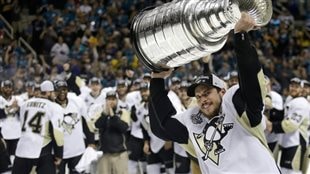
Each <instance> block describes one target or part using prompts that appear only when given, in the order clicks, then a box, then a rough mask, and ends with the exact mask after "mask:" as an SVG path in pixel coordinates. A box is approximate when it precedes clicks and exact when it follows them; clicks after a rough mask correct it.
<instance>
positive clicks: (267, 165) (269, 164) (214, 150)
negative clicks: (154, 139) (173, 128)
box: [174, 86, 279, 174]
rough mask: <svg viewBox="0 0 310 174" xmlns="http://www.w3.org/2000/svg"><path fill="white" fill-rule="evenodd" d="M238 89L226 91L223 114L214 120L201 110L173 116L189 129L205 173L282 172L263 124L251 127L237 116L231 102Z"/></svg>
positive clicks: (200, 164) (197, 108)
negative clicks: (267, 139)
mask: <svg viewBox="0 0 310 174" xmlns="http://www.w3.org/2000/svg"><path fill="white" fill-rule="evenodd" d="M237 88H238V86H233V87H231V88H230V89H229V90H228V91H227V92H226V94H225V95H224V97H223V102H222V113H221V114H220V115H218V116H216V117H214V118H212V119H211V120H209V119H208V118H206V117H204V116H203V115H202V114H201V112H200V111H199V107H193V108H190V109H188V110H187V111H185V112H184V113H183V114H179V115H176V116H174V117H175V118H176V119H178V120H179V121H180V122H181V123H182V124H183V125H185V126H186V127H187V131H188V133H189V138H190V139H191V141H192V142H193V145H194V149H195V152H196V154H197V159H198V161H199V166H200V168H201V170H202V173H206V174H213V173H214V174H241V173H242V174H262V173H264V174H276V173H279V170H278V168H277V165H276V163H275V160H274V159H273V156H272V154H271V152H270V151H269V149H268V146H267V142H266V138H265V135H264V129H263V126H262V124H259V125H257V126H256V127H254V128H251V127H250V125H249V123H248V120H247V117H246V115H242V116H241V117H239V116H237V115H238V113H237V111H236V109H235V107H234V105H233V102H232V96H233V94H234V93H235V91H236V90H237ZM232 159H234V160H232ZM211 171H212V172H211Z"/></svg>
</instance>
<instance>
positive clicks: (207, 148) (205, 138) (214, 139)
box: [194, 115, 234, 165]
mask: <svg viewBox="0 0 310 174" xmlns="http://www.w3.org/2000/svg"><path fill="white" fill-rule="evenodd" d="M223 121H224V115H221V116H217V117H214V118H213V119H212V120H211V121H210V123H208V124H206V126H205V127H204V129H203V132H202V133H200V134H195V133H194V137H195V140H196V143H197V145H198V146H199V148H200V150H201V152H202V153H203V154H204V156H203V160H204V161H206V160H208V159H210V160H211V161H212V162H213V163H214V164H216V165H219V162H220V154H221V153H223V152H225V147H223V146H222V144H221V141H222V140H223V138H224V137H225V136H226V135H227V134H228V131H229V130H230V129H232V128H233V126H234V124H233V123H225V124H223Z"/></svg>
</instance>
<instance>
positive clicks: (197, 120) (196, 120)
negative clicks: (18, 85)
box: [191, 112, 203, 124]
mask: <svg viewBox="0 0 310 174" xmlns="http://www.w3.org/2000/svg"><path fill="white" fill-rule="evenodd" d="M201 114H202V113H201V112H198V113H197V114H192V115H191V120H192V123H193V124H201V123H202V122H203V120H202V117H201Z"/></svg>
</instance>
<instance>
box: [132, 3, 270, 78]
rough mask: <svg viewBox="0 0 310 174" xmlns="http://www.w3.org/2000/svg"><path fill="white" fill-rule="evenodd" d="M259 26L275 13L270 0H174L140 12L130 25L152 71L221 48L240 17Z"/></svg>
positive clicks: (139, 51) (142, 58) (139, 52)
mask: <svg viewBox="0 0 310 174" xmlns="http://www.w3.org/2000/svg"><path fill="white" fill-rule="evenodd" d="M241 12H247V13H248V14H250V15H251V16H252V17H253V18H254V20H255V22H256V24H257V26H264V25H266V24H267V23H268V22H269V21H270V19H271V16H272V2H271V0H174V1H172V2H169V3H165V4H162V5H160V6H158V7H153V8H148V9H145V10H143V11H142V12H140V13H139V14H138V15H137V16H136V17H135V18H134V19H133V21H132V24H131V37H132V38H131V39H132V42H133V47H134V50H135V52H136V54H137V56H138V58H139V59H140V61H142V62H143V64H144V65H145V66H146V67H147V68H148V69H150V70H153V71H159V72H160V71H163V70H166V69H170V68H176V67H180V66H182V65H185V64H187V63H189V62H191V61H194V60H198V59H200V58H202V57H205V56H208V55H210V54H212V53H214V52H216V51H218V50H220V49H221V48H222V47H223V46H224V44H225V43H226V40H227V35H228V33H229V32H230V31H231V30H232V29H233V28H234V26H235V24H236V22H237V21H238V20H239V19H240V17H241Z"/></svg>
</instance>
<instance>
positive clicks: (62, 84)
mask: <svg viewBox="0 0 310 174" xmlns="http://www.w3.org/2000/svg"><path fill="white" fill-rule="evenodd" d="M54 86H55V90H56V102H57V103H58V104H60V105H61V107H62V109H63V113H64V115H63V122H62V126H63V128H64V153H63V160H62V162H61V164H60V167H59V174H65V173H66V172H65V169H66V165H67V166H68V168H69V170H70V174H77V173H78V172H77V171H76V170H75V166H76V165H77V164H78V162H79V161H80V159H81V157H82V155H83V153H84V152H85V149H86V146H85V141H84V135H85V137H86V143H87V146H89V147H95V140H94V133H93V132H91V131H90V129H89V127H88V124H87V121H88V120H89V119H88V118H87V111H86V110H87V109H86V105H85V103H84V101H83V100H82V99H81V98H79V97H77V96H75V95H69V94H68V84H67V82H66V81H63V80H58V81H56V82H55V83H54Z"/></svg>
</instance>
